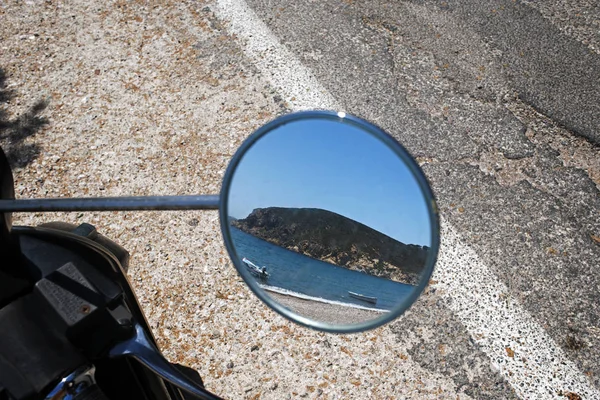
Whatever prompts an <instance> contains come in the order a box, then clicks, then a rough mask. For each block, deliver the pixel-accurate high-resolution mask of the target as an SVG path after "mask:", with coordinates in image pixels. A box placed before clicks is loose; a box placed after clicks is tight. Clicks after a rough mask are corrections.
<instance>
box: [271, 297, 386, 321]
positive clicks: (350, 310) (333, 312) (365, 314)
mask: <svg viewBox="0 0 600 400" xmlns="http://www.w3.org/2000/svg"><path fill="white" fill-rule="evenodd" d="M267 293H268V294H269V295H270V296H272V297H273V299H275V300H277V301H278V302H279V303H281V304H283V305H284V306H285V307H287V308H289V309H291V310H292V311H294V312H296V313H298V314H300V315H302V316H304V317H307V318H310V319H313V320H315V321H323V322H328V323H330V324H344V325H350V324H356V323H359V322H365V321H369V320H372V319H375V318H378V317H380V316H381V314H383V313H382V312H378V311H371V310H363V309H360V308H354V307H346V306H342V305H337V304H329V303H322V302H320V301H314V300H307V299H300V298H298V297H294V296H288V295H285V294H281V293H276V292H272V291H268V292H267Z"/></svg>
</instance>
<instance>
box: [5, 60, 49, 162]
mask: <svg viewBox="0 0 600 400" xmlns="http://www.w3.org/2000/svg"><path fill="white" fill-rule="evenodd" d="M6 78H7V77H6V73H5V71H4V70H3V69H2V68H0V143H1V144H2V149H3V150H4V152H5V153H6V156H7V158H8V160H9V162H10V164H11V166H12V167H25V166H26V165H28V164H29V163H31V162H32V161H33V160H35V159H36V158H37V157H38V156H39V154H40V151H41V148H40V146H39V145H38V144H35V143H25V139H27V138H28V137H30V136H33V135H35V134H36V133H38V131H40V129H41V128H43V127H44V126H45V125H47V124H48V122H49V121H48V119H47V118H45V117H40V116H38V115H39V114H40V113H41V112H42V111H44V109H45V108H46V107H47V106H48V102H47V101H46V100H38V101H37V102H36V103H35V104H34V105H33V106H32V107H30V108H29V109H28V110H27V111H26V112H24V113H23V114H21V115H19V116H17V117H16V118H14V119H12V120H10V119H9V116H8V112H7V106H5V104H6V103H10V101H11V99H13V98H14V97H15V92H14V91H13V90H10V89H7V88H6Z"/></svg>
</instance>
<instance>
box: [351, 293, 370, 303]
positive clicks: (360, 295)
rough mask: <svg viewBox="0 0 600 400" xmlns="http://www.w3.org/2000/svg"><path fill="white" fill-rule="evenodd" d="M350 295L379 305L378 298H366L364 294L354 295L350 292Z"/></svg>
mask: <svg viewBox="0 0 600 400" xmlns="http://www.w3.org/2000/svg"><path fill="white" fill-rule="evenodd" d="M348 294H349V295H350V297H354V298H355V299H358V300H362V301H366V302H367V303H373V304H375V303H377V297H371V296H365V295H364V294H360V293H354V292H351V291H348Z"/></svg>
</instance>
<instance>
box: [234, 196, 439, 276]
mask: <svg viewBox="0 0 600 400" xmlns="http://www.w3.org/2000/svg"><path fill="white" fill-rule="evenodd" d="M230 224H231V225H232V226H234V227H236V228H238V229H240V230H242V231H244V232H246V233H249V234H251V235H253V236H256V237H259V238H261V239H263V240H266V241H268V242H271V243H273V244H276V245H279V246H282V247H285V248H287V249H289V250H292V251H296V252H298V253H301V254H304V255H307V256H309V257H312V258H316V259H319V260H323V261H327V262H330V263H332V264H336V265H339V266H342V267H345V268H349V269H352V270H359V271H363V272H366V273H368V274H371V275H376V276H381V277H385V278H389V279H393V280H395V281H398V282H404V283H410V284H413V285H415V284H417V282H418V280H419V277H420V273H421V271H422V270H423V268H424V266H425V260H426V258H427V251H428V250H429V248H428V247H426V246H418V245H412V244H404V243H401V242H399V241H397V240H395V239H392V238H391V237H389V236H387V235H384V234H383V233H381V232H378V231H376V230H374V229H372V228H369V227H368V226H366V225H363V224H361V223H360V222H357V221H354V220H352V219H350V218H346V217H344V216H342V215H339V214H336V213H333V212H331V211H326V210H321V209H316V208H280V207H269V208H258V209H255V210H254V211H252V213H250V215H248V216H247V217H246V218H245V219H238V220H231V221H230Z"/></svg>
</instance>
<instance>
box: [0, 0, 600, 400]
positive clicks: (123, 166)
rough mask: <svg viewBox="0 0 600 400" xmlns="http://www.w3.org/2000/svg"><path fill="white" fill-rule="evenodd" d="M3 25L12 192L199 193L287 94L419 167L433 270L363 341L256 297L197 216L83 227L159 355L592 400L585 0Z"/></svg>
mask: <svg viewBox="0 0 600 400" xmlns="http://www.w3.org/2000/svg"><path fill="white" fill-rule="evenodd" d="M0 23H2V26H0V32H2V35H1V37H0V68H1V70H0V89H1V91H0V102H2V103H3V108H2V109H0V139H1V140H2V145H3V147H4V148H5V150H6V149H7V150H8V152H9V155H11V156H12V159H13V161H14V164H13V165H15V166H16V167H19V168H18V169H17V170H16V176H17V195H18V196H21V197H41V196H50V197H56V196H59V195H78V196H84V195H103V194H106V193H110V194H112V195H119V194H139V195H141V194H160V193H162V194H165V193H175V192H177V193H185V192H186V191H185V190H192V191H194V193H215V192H216V191H217V190H218V188H219V185H220V178H221V176H222V173H223V169H224V167H225V166H226V162H227V160H228V159H229V158H230V156H231V154H232V153H233V151H234V149H235V147H236V146H238V145H239V144H240V143H241V141H242V140H243V138H244V137H245V136H247V134H249V129H250V127H255V126H256V125H259V124H260V123H264V122H266V120H268V119H269V118H270V117H273V116H274V115H276V114H282V113H285V112H288V111H293V110H299V109H307V108H327V109H337V110H343V111H346V112H349V113H352V114H356V115H358V116H360V117H363V118H365V119H368V120H371V121H373V122H375V123H376V124H378V125H380V126H381V127H382V128H384V129H385V130H387V131H388V132H389V133H391V134H392V135H393V136H394V137H395V138H396V139H398V140H399V141H400V142H401V143H402V144H403V145H404V146H405V147H406V148H407V149H408V150H409V151H410V152H411V153H412V154H413V155H414V156H415V157H416V159H417V161H418V162H419V164H420V165H421V166H422V168H423V170H424V171H425V174H426V175H427V177H428V179H429V180H430V183H431V185H432V187H433V190H434V192H435V194H436V197H437V200H438V204H439V208H440V211H441V216H442V224H443V229H442V249H441V252H440V260H439V263H438V267H437V270H436V271H435V273H434V278H433V280H432V282H431V284H430V286H429V288H428V289H427V291H428V292H427V295H426V296H424V297H423V299H422V300H420V301H418V302H417V303H416V304H415V305H414V306H413V307H412V308H411V309H410V310H409V311H408V312H407V314H406V315H405V316H403V317H402V318H401V319H399V320H398V321H395V322H394V323H392V324H391V325H390V327H389V328H385V329H382V330H380V331H378V335H379V336H378V337H377V336H373V337H372V338H370V336H368V335H367V334H364V335H363V336H360V335H354V336H351V337H349V338H345V337H339V336H335V335H330V336H326V335H324V334H320V333H319V334H317V333H314V332H310V331H308V330H307V329H304V328H295V327H290V326H291V324H289V325H285V321H282V320H281V319H278V318H279V317H278V316H274V315H273V314H265V312H264V311H257V308H256V303H254V302H253V301H255V300H254V299H252V300H250V299H248V297H247V296H246V295H247V294H248V293H247V291H246V292H244V290H246V289H245V288H243V287H242V285H241V284H239V279H238V278H237V277H236V275H235V273H234V271H233V269H232V268H231V265H230V264H229V263H228V261H227V260H226V257H225V254H224V252H223V249H222V245H221V244H220V243H217V242H220V238H219V237H217V236H218V235H216V234H215V232H218V227H217V222H216V221H217V216H216V215H214V214H210V213H205V214H202V215H203V216H198V217H197V219H196V218H195V219H189V217H185V218H188V220H187V222H186V220H184V219H183V218H184V217H181V218H180V217H177V216H172V217H171V214H169V216H164V217H163V216H158V217H153V218H150V217H147V216H141V215H140V216H131V215H129V214H125V217H127V218H125V217H123V219H117V220H110V219H109V220H108V222H106V221H107V217H106V216H103V217H102V218H101V217H97V216H92V217H90V218H91V222H93V223H95V224H105V225H104V226H102V227H103V228H104V230H103V231H102V232H105V233H107V234H108V236H111V235H112V237H118V239H119V241H120V242H121V244H123V245H124V246H125V247H127V248H128V249H129V250H130V251H131V252H132V257H133V260H134V261H135V263H134V265H133V267H132V268H131V269H130V274H132V281H133V282H134V285H136V292H137V293H138V295H139V296H140V298H141V303H142V304H143V306H144V307H146V311H147V313H148V314H149V320H150V321H151V323H152V326H153V328H154V329H155V334H156V335H157V337H158V338H159V342H160V344H161V346H162V348H163V350H166V353H167V356H169V357H171V358H178V357H179V355H181V357H182V359H184V360H187V361H189V362H188V363H190V364H191V365H193V366H195V367H196V368H197V369H199V370H201V373H202V375H203V376H204V377H205V382H207V386H208V387H209V388H211V389H213V390H215V391H216V392H217V393H219V394H221V395H223V396H226V397H235V398H239V397H247V398H253V399H257V398H286V396H287V398H296V397H301V398H304V397H309V398H357V399H359V398H360V399H362V398H369V397H373V398H388V397H390V398H406V397H411V398H425V397H426V398H457V397H458V398H475V399H481V398H490V399H508V398H522V399H538V398H539V399H551V398H568V399H571V400H573V399H580V398H583V399H600V322H599V321H600V194H599V189H600V6H599V5H598V3H597V2H596V1H595V0H577V1H570V2H563V1H559V0H551V1H544V2H533V1H532V2H521V1H512V0H493V1H491V0H483V1H482V0H478V1H475V0H460V1H458V0H447V1H433V0H414V1H387V2H385V1H367V2H360V1H355V0H319V1H316V0H306V1H289V0H272V1H263V0H217V1H205V2H197V1H192V0H189V1H181V2H168V1H166V2H156V3H154V2H152V3H151V4H149V3H146V2H131V3H126V2H121V1H116V2H108V3H106V4H97V5H96V4H93V3H87V2H82V1H79V0H72V1H70V2H68V3H65V4H63V3H62V2H53V1H49V0H48V1H38V0H35V1H34V0H31V1H26V2H18V1H14V2H0ZM5 71H6V74H5ZM44 93H45V94H46V95H48V96H47V97H48V98H49V99H50V100H49V101H48V102H46V101H45V100H44V101H39V102H36V101H37V100H39V99H40V98H41V97H42V94H44ZM18 96H21V97H18ZM4 103H6V107H4ZM30 105H32V107H31V109H30V110H29V111H27V107H28V106H30ZM38 114H39V115H42V117H40V116H39V115H38ZM19 115H20V117H19ZM37 130H39V131H43V132H45V134H44V135H42V134H37V136H36V134H34V133H35V132H36V131H37ZM15 133H18V134H15ZM186 173H188V174H191V176H192V177H193V178H194V179H187V180H186V177H187V176H188V175H186ZM198 177H200V178H198ZM184 189H185V190H184ZM165 215H166V214H165ZM113 217H114V216H113ZM24 218H25V220H24V221H25V223H38V222H40V221H42V218H43V217H42V216H34V217H27V216H26V217H24ZM27 218H31V219H27ZM36 218H37V219H36ZM65 218H67V217H65ZM68 218H71V217H68ZM72 218H75V217H72ZM77 218H79V216H77ZM115 218H116V217H115ZM169 218H171V219H169ZM178 218H180V219H178ZM74 221H78V219H76V220H74ZM103 221H105V222H103ZM111 221H112V222H111ZM199 233H202V235H200V234H199ZM145 235H146V236H145ZM152 235H155V236H152ZM194 235H195V236H194ZM192 236H193V238H192ZM199 238H200V239H199ZM167 239H169V240H171V241H169V240H167ZM175 239H176V240H175ZM192 239H193V240H192ZM198 249H201V250H202V251H198ZM193 253H196V254H193ZM157 260H158V261H157ZM165 260H166V261H165ZM163 261H164V262H163ZM167 261H168V262H167ZM184 266H185V267H184ZM186 268H187V269H186ZM182 281H185V282H183V283H182ZM188 284H189V285H188ZM236 285H237V286H236ZM184 286H185V288H184V289H185V291H186V292H185V293H184V294H183V295H182V294H177V293H175V292H176V291H177V290H180V289H181V290H183V289H182V287H184ZM230 288H233V289H231V290H232V292H231V294H227V291H228V290H230ZM234 289H235V290H238V289H239V293H234ZM173 293H175V294H173ZM177 296H181V297H184V298H185V299H188V302H190V303H191V304H192V306H193V307H192V306H190V309H189V310H188V309H186V308H185V307H180V306H179V305H180V304H183V302H184V301H182V300H181V298H180V297H177ZM185 296H187V297H185ZM234 299H235V300H234ZM228 307H229V309H230V310H229V313H227V312H226V311H227V310H228ZM265 315H267V317H265ZM165 321H166V322H165ZM181 321H183V322H181ZM186 323H187V324H189V326H188V327H186V328H185V329H183V328H182V329H181V330H180V332H179V333H178V332H177V327H181V326H182V325H185V324H186ZM248 327H250V328H248ZM211 329H212V330H213V331H211ZM295 329H296V330H295ZM307 331H308V332H307ZM182 332H183V333H182ZM371 339H372V342H370V341H371ZM269 340H270V341H271V345H270V346H267V345H265V343H267V342H268V341H269ZM254 343H258V344H256V345H254ZM263 345H264V348H263V347H262V346H263ZM367 345H369V346H371V347H369V350H366V347H365V346H367ZM176 349H180V350H179V351H180V353H177V350H176ZM337 349H340V350H337ZM359 352H361V354H362V356H358V354H359ZM317 355H318V357H323V359H318V360H316V359H317ZM186 357H187V358H186ZM234 358H235V362H233V360H234ZM325 358H326V359H325ZM309 364H310V366H309ZM370 368H372V370H371V369H370ZM353 369H355V370H356V372H353V371H354V370H353ZM390 369H391V370H390ZM323 371H325V372H323ZM369 371H370V372H369ZM359 373H360V374H361V375H360V377H361V379H363V380H362V381H361V380H353V379H352V377H353V376H355V375H356V374H359ZM259 376H260V377H261V378H260V379H259ZM325 376H327V378H325ZM366 382H372V384H371V386H369V384H367V383H366ZM373 382H374V383H373ZM317 387H318V389H317ZM413 389H414V390H413ZM434 389H435V390H434Z"/></svg>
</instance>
